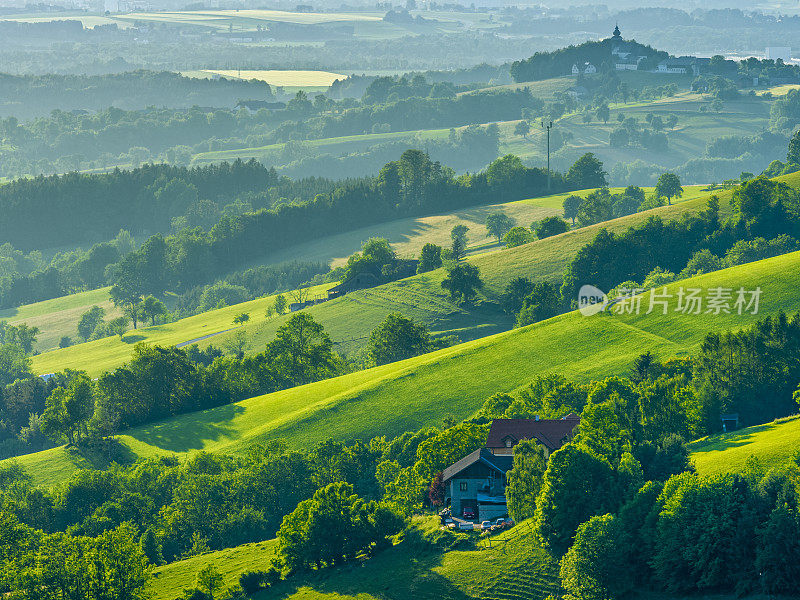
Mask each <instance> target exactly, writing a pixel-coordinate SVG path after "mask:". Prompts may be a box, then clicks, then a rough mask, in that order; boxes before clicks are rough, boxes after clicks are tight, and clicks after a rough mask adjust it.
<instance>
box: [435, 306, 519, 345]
mask: <svg viewBox="0 0 800 600" xmlns="http://www.w3.org/2000/svg"><path fill="white" fill-rule="evenodd" d="M466 308H467V311H465V312H453V313H450V314H448V315H446V316H444V317H442V318H438V319H436V320H435V321H434V322H433V323H432V324H431V329H432V330H433V331H434V333H443V334H445V335H449V334H453V335H456V336H458V337H459V339H461V341H462V342H468V341H471V340H475V339H478V338H483V337H486V336H489V335H494V334H496V333H501V332H503V331H508V330H509V329H513V328H514V321H515V319H514V317H513V316H511V315H508V314H506V313H504V312H503V311H502V310H501V309H500V307H499V306H498V305H497V304H495V303H493V302H482V303H480V304H478V305H477V306H468V307H466Z"/></svg>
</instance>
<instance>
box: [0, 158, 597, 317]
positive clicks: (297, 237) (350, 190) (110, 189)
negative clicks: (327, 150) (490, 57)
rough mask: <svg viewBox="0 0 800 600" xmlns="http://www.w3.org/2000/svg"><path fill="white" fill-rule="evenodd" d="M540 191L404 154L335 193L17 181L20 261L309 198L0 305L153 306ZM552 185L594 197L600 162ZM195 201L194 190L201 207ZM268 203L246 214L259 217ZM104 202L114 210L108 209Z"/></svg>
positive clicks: (194, 176) (250, 170)
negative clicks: (287, 251) (89, 289)
mask: <svg viewBox="0 0 800 600" xmlns="http://www.w3.org/2000/svg"><path fill="white" fill-rule="evenodd" d="M547 179H548V177H547V174H546V173H545V172H544V171H542V170H541V169H529V168H527V167H525V166H524V165H523V164H522V162H521V161H520V160H519V159H518V158H516V157H512V156H508V157H504V158H501V159H498V160H496V161H494V162H493V163H492V164H491V165H489V167H488V168H487V169H486V170H485V171H483V172H481V173H478V174H476V175H465V176H462V177H459V178H456V177H454V174H453V172H452V171H451V170H450V169H448V168H446V167H443V166H442V165H440V164H439V163H436V162H433V161H431V160H430V158H429V157H428V156H427V155H426V154H424V153H422V152H420V151H416V150H409V151H406V152H404V153H403V155H402V156H401V157H400V159H399V160H397V161H392V162H390V163H388V164H387V165H386V166H384V168H383V169H381V171H380V174H379V175H378V177H377V178H373V179H366V180H359V181H352V182H348V181H345V182H340V183H337V184H335V185H334V184H333V183H332V182H326V181H320V180H302V181H298V182H289V181H288V180H286V179H285V178H283V179H281V178H278V177H277V175H276V174H275V173H274V172H271V171H268V170H266V169H264V168H263V167H261V166H260V165H258V164H257V163H254V162H252V161H251V162H249V163H242V162H238V161H237V162H236V163H234V164H232V165H228V164H223V165H220V166H214V167H203V168H195V169H181V168H172V167H166V166H163V165H160V166H147V167H144V168H142V169H139V170H135V171H131V172H121V171H116V172H114V173H111V174H107V175H97V176H85V175H78V174H72V175H66V176H63V177H52V178H37V179H35V180H30V181H18V182H14V183H12V184H10V185H7V186H3V188H2V190H0V209H2V210H4V211H6V212H5V213H4V214H7V215H8V218H7V219H4V220H3V223H2V224H0V236H3V237H4V238H6V239H9V240H11V241H12V242H13V243H14V245H15V246H17V247H19V248H23V249H25V248H30V247H37V246H38V247H43V246H45V245H52V244H74V243H76V242H78V241H80V240H78V239H76V238H75V231H96V232H98V231H106V233H105V234H101V235H109V236H110V235H111V234H110V231H115V232H116V231H119V227H121V226H124V225H125V224H126V223H128V224H130V223H134V222H135V223H137V228H138V229H137V230H136V231H133V233H141V232H142V231H144V230H143V229H142V228H143V227H156V228H161V229H168V228H169V226H168V225H167V224H166V223H162V225H159V222H160V221H159V219H160V220H161V222H163V221H164V219H166V220H167V221H169V220H171V219H172V218H173V217H174V216H176V215H181V214H183V213H184V212H185V211H186V210H187V209H188V207H190V206H192V204H193V203H194V202H197V201H198V198H200V200H202V199H203V198H205V199H206V200H207V201H209V202H212V201H213V200H214V199H216V198H219V197H221V196H222V194H226V197H227V198H228V199H229V198H230V194H231V193H232V194H233V196H234V197H236V196H237V195H241V194H243V193H245V192H247V191H248V190H249V191H255V190H258V189H264V188H265V187H270V186H271V187H270V190H272V189H273V188H276V189H278V190H284V191H287V192H288V193H289V194H291V195H294V194H298V195H299V196H300V197H302V196H304V195H306V194H308V193H311V194H316V196H315V197H314V199H313V200H309V201H305V202H295V203H286V204H282V205H281V206H279V207H278V208H276V209H271V210H265V209H262V210H257V211H256V212H245V213H244V214H241V213H239V212H238V211H234V212H232V213H230V214H227V215H225V216H222V217H221V220H220V221H219V222H218V223H217V224H216V225H215V226H214V227H213V228H212V229H211V231H203V230H201V229H199V228H198V229H184V230H182V231H181V232H180V233H178V234H176V235H174V236H170V237H167V238H164V237H163V236H161V235H156V236H153V237H151V238H150V239H149V240H148V241H147V242H145V244H143V246H142V248H140V249H139V250H137V251H136V252H134V253H128V254H122V255H121V254H117V252H120V250H119V248H118V247H117V246H116V245H114V244H112V245H110V246H106V245H99V246H96V247H95V248H93V249H92V252H90V254H89V255H87V259H86V260H87V261H89V262H86V261H83V259H81V260H82V261H83V262H86V267H87V268H86V269H83V268H81V270H79V273H83V271H86V273H87V275H86V276H85V277H84V275H81V276H80V278H79V279H77V280H76V281H72V280H70V279H68V278H67V277H66V276H65V274H63V273H62V272H61V268H60V267H61V264H60V263H59V264H57V265H51V266H50V267H48V268H46V269H45V270H37V271H35V272H33V273H31V274H30V275H28V276H23V275H19V274H17V275H12V276H11V277H6V278H3V277H0V292H2V297H3V299H4V303H5V304H15V303H17V304H18V303H21V302H31V301H36V300H42V299H46V298H50V297H55V296H58V295H61V294H63V293H64V292H65V291H66V289H67V288H68V287H69V285H68V284H69V283H72V284H73V285H89V284H90V283H89V282H91V283H92V284H96V283H97V282H100V281H102V282H105V281H104V280H107V279H108V278H110V279H111V280H112V281H113V282H115V283H117V284H118V286H119V288H120V289H121V290H122V292H123V294H124V295H125V296H129V297H132V298H137V297H142V296H144V295H146V294H153V295H156V296H158V295H160V294H161V293H163V291H164V290H165V289H168V288H169V289H172V290H178V291H183V290H186V289H189V288H192V287H194V286H197V285H200V284H206V283H208V282H209V281H212V280H214V279H215V278H217V277H218V276H220V275H221V274H223V273H227V272H230V271H231V270H235V269H236V268H238V267H240V266H241V265H242V264H244V263H246V262H250V261H252V260H254V259H258V258H259V257H262V256H264V255H265V254H267V253H269V252H271V251H275V250H278V249H282V248H285V247H286V246H288V245H291V244H295V243H297V242H298V241H302V240H303V239H311V238H313V237H319V236H324V235H328V234H330V233H331V232H333V231H342V230H348V229H352V228H356V227H361V226H364V225H369V224H372V223H377V222H382V221H385V220H388V219H394V218H398V217H401V216H411V215H419V214H425V213H427V212H433V211H437V212H439V211H445V210H451V209H453V208H459V207H463V206H469V205H472V204H480V203H483V202H486V201H487V200H488V199H489V198H492V199H493V200H496V199H497V198H498V197H500V198H501V199H504V200H513V199H518V198H523V197H529V196H532V195H536V194H539V193H543V192H544V190H545V189H546V182H547ZM551 179H552V189H553V190H554V191H559V190H564V189H577V188H584V187H594V186H596V185H602V184H603V183H604V181H605V176H604V173H603V171H602V164H600V163H599V161H597V160H596V159H594V158H591V159H586V158H584V159H581V160H579V161H578V162H577V163H576V164H575V165H573V167H572V168H571V169H570V171H569V172H568V173H567V174H566V176H562V175H560V174H557V173H554V174H552V177H551ZM234 180H235V181H234ZM231 182H233V183H231ZM222 188H226V189H225V190H224V191H223V189H222ZM199 190H203V192H202V195H199V194H200V192H199ZM231 190H232V192H231ZM320 190H324V191H325V192H326V193H319V191H320ZM273 193H274V190H273V191H271V192H269V193H268V194H266V195H265V196H264V197H261V199H260V200H258V202H256V201H253V202H251V203H250V206H252V207H253V208H255V207H256V206H257V205H259V203H261V204H260V205H261V206H264V203H266V205H267V206H269V205H270V204H269V202H271V198H272V197H273V196H272V194H273ZM54 197H56V198H59V202H57V203H56V205H57V211H58V214H52V210H51V209H47V208H45V207H44V206H40V207H39V208H40V209H41V210H37V206H38V205H39V204H42V203H45V200H47V202H46V204H47V206H49V207H50V208H52V206H53V204H52V202H51V199H52V198H54ZM108 198H114V199H115V201H114V202H111V203H109V202H108V201H107V199H108ZM249 198H255V196H252V195H251V196H249ZM78 199H80V202H78ZM100 204H102V206H100ZM117 204H119V206H117ZM3 207H5V208H3ZM48 210H49V211H50V212H49V213H48V212H47V211H48ZM43 212H44V213H47V214H50V217H51V218H49V219H48V220H47V221H46V223H47V224H46V225H42V223H41V222H39V221H38V220H37V221H36V222H35V223H34V222H33V220H32V217H31V215H33V214H41V213H43ZM133 212H135V213H136V215H137V217H136V219H134V218H133ZM142 215H144V217H142ZM76 219H77V220H81V221H82V222H81V224H80V227H76V226H74V225H75V224H76ZM4 227H5V229H4ZM44 240H47V241H46V242H45V241H44ZM113 261H117V262H113ZM83 262H82V263H81V264H83ZM70 268H72V267H70Z"/></svg>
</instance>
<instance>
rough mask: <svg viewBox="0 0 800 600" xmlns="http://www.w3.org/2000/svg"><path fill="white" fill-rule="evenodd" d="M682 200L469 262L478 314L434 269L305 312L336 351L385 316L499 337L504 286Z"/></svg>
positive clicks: (255, 330) (260, 329) (258, 342)
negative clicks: (605, 232) (476, 277)
mask: <svg viewBox="0 0 800 600" xmlns="http://www.w3.org/2000/svg"><path fill="white" fill-rule="evenodd" d="M798 181H800V178H799V179H798ZM689 194H692V195H694V194H696V195H694V196H693V197H690V198H689V199H686V200H684V201H682V202H679V203H677V204H673V205H672V206H664V207H661V208H658V209H654V210H651V211H646V212H643V213H637V214H634V215H629V216H627V217H622V218H620V219H614V220H612V221H607V222H605V223H600V224H597V225H593V226H591V227H585V228H582V229H576V230H574V231H570V232H568V233H565V234H562V235H558V236H554V237H551V238H547V239H544V240H539V241H536V242H533V243H530V244H525V245H523V246H518V247H516V248H510V249H497V250H496V251H487V252H484V253H477V254H472V255H470V257H469V261H470V262H471V263H473V264H474V265H476V266H477V267H478V268H479V269H480V273H481V278H482V279H483V281H484V283H485V287H484V289H483V290H482V292H481V294H482V297H484V298H485V299H487V300H489V301H490V302H486V303H484V304H482V305H481V306H480V307H479V308H478V309H475V308H469V309H465V308H464V307H459V306H456V305H454V304H453V303H452V302H450V300H449V299H448V297H447V294H446V293H445V291H444V290H443V289H442V287H441V282H442V280H443V279H444V277H445V273H444V270H442V269H439V270H437V271H432V272H430V273H425V274H423V275H417V276H415V277H411V278H409V279H404V280H402V281H397V282H393V283H389V284H386V285H383V286H380V287H377V288H373V289H371V290H363V291H359V292H354V293H351V294H348V295H347V296H345V297H344V298H341V299H339V300H336V301H333V302H330V303H326V304H321V305H318V306H314V307H311V308H309V309H307V310H308V312H309V313H310V314H311V315H312V316H313V317H314V319H316V320H317V321H319V322H320V323H322V324H323V325H324V326H325V329H326V331H328V332H329V333H330V335H331V337H332V338H333V340H334V341H335V342H337V350H339V351H343V352H351V351H353V350H355V349H356V348H357V347H358V346H360V345H362V344H363V343H364V340H365V339H366V338H367V336H369V333H370V332H371V331H372V329H374V328H375V326H376V325H377V324H378V323H380V322H381V321H382V320H383V319H384V318H385V317H386V315H387V314H389V313H391V312H395V311H397V312H400V313H402V314H404V315H406V316H408V317H411V318H414V319H416V320H418V321H421V322H424V323H425V324H427V325H428V327H429V328H430V329H431V330H432V331H434V332H437V333H442V334H455V335H458V336H459V338H460V339H462V340H464V341H466V340H471V339H476V338H479V337H485V336H486V335H489V334H491V333H497V332H499V331H503V330H506V329H508V328H509V327H510V326H511V324H512V322H511V320H510V319H509V317H508V315H505V314H504V313H503V312H502V311H501V310H500V307H499V306H498V305H497V304H496V303H494V302H493V301H494V300H496V299H497V298H498V297H499V295H500V294H501V293H502V291H503V289H504V288H505V286H506V284H507V283H508V282H509V281H510V280H511V279H513V278H514V277H529V278H531V279H532V280H534V281H544V280H546V281H552V282H554V283H560V281H561V278H562V276H563V273H564V270H565V269H566V267H567V265H569V263H570V261H571V260H572V259H573V257H574V256H575V254H577V252H578V250H580V249H581V248H582V247H583V246H584V245H585V244H587V243H589V242H590V241H591V240H592V239H593V238H594V237H595V236H596V235H597V233H598V231H600V229H602V228H606V229H609V230H611V231H614V232H622V231H624V230H626V229H627V228H628V227H631V226H633V225H637V224H641V223H643V222H644V221H646V220H647V219H648V218H650V216H652V215H659V216H660V217H661V218H663V219H677V218H680V217H681V216H682V215H684V214H692V213H696V212H698V211H700V210H702V209H703V208H705V206H706V201H707V198H708V196H709V194H708V193H701V191H700V190H699V189H697V188H692V189H691V190H690V191H689V193H688V194H687V195H689ZM718 196H719V198H720V201H721V204H722V206H721V209H722V212H723V215H725V214H728V212H729V211H730V203H729V200H730V196H731V191H730V190H728V191H720V192H718ZM539 202H543V205H540V204H538V203H539ZM561 202H563V195H559V196H551V197H548V198H544V199H533V200H524V201H522V203H531V204H536V206H537V207H538V206H544V207H547V206H548V203H552V205H559V206H560V203H561ZM513 204H519V203H513ZM504 206H508V205H504ZM480 210H483V209H480ZM552 210H554V212H555V211H556V210H557V209H556V208H555V207H554V206H553V207H552ZM540 218H541V217H540ZM443 229H446V234H447V237H449V228H443ZM282 323H283V320H282V319H275V320H272V321H270V322H268V323H253V324H250V325H248V326H247V327H246V328H245V331H247V334H248V336H249V337H248V342H247V343H248V351H254V350H257V349H259V348H263V346H264V344H265V343H266V342H267V341H269V340H270V339H272V337H273V336H274V335H275V331H276V330H277V328H278V327H279V326H280V325H281V324H282ZM224 339H225V336H224V335H223V336H220V339H219V340H218V341H217V342H215V343H219V342H221V341H222V340H224Z"/></svg>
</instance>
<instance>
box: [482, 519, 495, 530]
mask: <svg viewBox="0 0 800 600" xmlns="http://www.w3.org/2000/svg"><path fill="white" fill-rule="evenodd" d="M491 528H492V522H491V521H483V522H482V523H481V531H489V530H490V529H491Z"/></svg>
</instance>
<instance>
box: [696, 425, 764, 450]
mask: <svg viewBox="0 0 800 600" xmlns="http://www.w3.org/2000/svg"><path fill="white" fill-rule="evenodd" d="M777 426H778V424H777V423H766V424H764V425H758V426H756V427H748V428H747V429H742V430H740V431H736V432H732V433H717V434H714V435H710V436H708V437H707V438H705V439H703V440H701V441H698V442H696V443H695V444H693V445H692V447H691V450H692V452H693V453H701V452H718V451H722V450H727V449H728V448H738V447H740V446H747V445H748V444H752V443H753V442H754V441H755V437H756V434H758V433H761V432H762V431H767V430H769V429H774V428H775V427H777Z"/></svg>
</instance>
